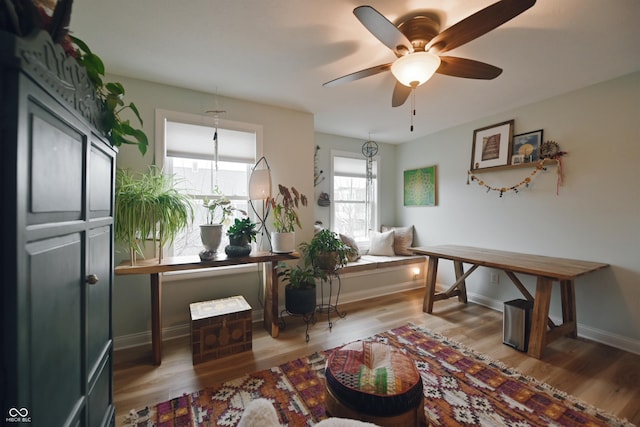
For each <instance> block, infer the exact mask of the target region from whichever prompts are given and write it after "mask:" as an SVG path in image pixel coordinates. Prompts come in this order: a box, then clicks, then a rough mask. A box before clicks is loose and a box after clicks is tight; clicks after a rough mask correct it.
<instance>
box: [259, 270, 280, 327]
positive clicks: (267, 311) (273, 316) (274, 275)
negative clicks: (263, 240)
mask: <svg viewBox="0 0 640 427" xmlns="http://www.w3.org/2000/svg"><path fill="white" fill-rule="evenodd" d="M263 282H264V292H263V294H264V315H263V326H264V328H265V329H266V331H267V332H269V334H270V335H271V336H272V337H273V338H277V337H278V335H279V334H280V324H279V320H278V264H277V263H273V262H265V263H264V277H263Z"/></svg>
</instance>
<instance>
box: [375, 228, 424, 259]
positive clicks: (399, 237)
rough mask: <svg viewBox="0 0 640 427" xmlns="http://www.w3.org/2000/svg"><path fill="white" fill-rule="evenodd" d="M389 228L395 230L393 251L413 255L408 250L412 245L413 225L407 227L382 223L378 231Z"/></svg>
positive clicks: (397, 253)
mask: <svg viewBox="0 0 640 427" xmlns="http://www.w3.org/2000/svg"><path fill="white" fill-rule="evenodd" d="M389 230H393V231H395V235H394V238H393V251H394V252H395V253H396V255H415V254H414V253H413V252H411V251H410V250H409V248H410V247H411V246H412V245H413V225H410V226H409V227H389V226H388V225H383V226H381V227H380V231H382V232H385V231H389Z"/></svg>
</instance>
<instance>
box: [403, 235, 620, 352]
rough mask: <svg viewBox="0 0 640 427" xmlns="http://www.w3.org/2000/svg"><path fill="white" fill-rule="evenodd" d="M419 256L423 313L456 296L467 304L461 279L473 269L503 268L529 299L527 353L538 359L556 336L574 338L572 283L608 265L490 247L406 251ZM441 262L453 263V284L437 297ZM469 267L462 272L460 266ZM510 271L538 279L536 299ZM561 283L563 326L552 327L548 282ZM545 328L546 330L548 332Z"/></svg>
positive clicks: (451, 246)
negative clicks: (423, 273) (422, 259)
mask: <svg viewBox="0 0 640 427" xmlns="http://www.w3.org/2000/svg"><path fill="white" fill-rule="evenodd" d="M411 250H412V251H413V252H415V253H416V254H419V255H426V256H428V257H429V267H428V268H429V269H428V272H427V284H426V289H425V294H424V303H423V306H422V311H424V312H425V313H431V312H432V311H433V303H434V301H438V300H441V299H447V298H451V297H453V296H457V297H458V301H460V302H463V303H466V302H467V288H466V284H465V279H466V278H467V277H468V276H469V275H470V274H471V273H473V272H474V271H475V270H476V269H477V268H478V267H480V266H482V267H489V268H497V269H500V270H503V271H504V272H505V273H506V275H507V276H508V277H509V278H510V279H511V281H512V282H513V283H514V285H515V286H516V287H517V288H518V289H519V290H520V292H521V293H522V294H523V295H524V296H525V298H526V299H527V300H529V301H533V302H534V304H533V315H532V319H531V333H530V335H529V349H528V354H529V355H530V356H532V357H535V358H537V359H540V358H542V354H543V352H544V348H545V346H546V345H547V344H548V343H550V342H551V341H553V340H555V339H556V338H559V337H561V336H565V335H566V336H570V337H574V338H575V337H576V336H577V322H576V299H575V283H574V280H575V279H576V278H577V277H579V276H582V275H584V274H587V273H590V272H592V271H596V270H600V269H602V268H606V267H608V266H609V264H604V263H600V262H590V261H580V260H575V259H566V258H556V257H549V256H540V255H529V254H523V253H517V252H507V251H497V250H492V249H482V248H472V247H467V246H455V245H443V246H431V247H416V248H411ZM440 258H443V259H448V260H451V261H453V266H454V269H455V275H456V279H457V280H456V282H455V283H454V284H453V285H452V286H451V287H450V288H449V289H448V290H447V291H445V292H441V293H436V275H437V272H438V260H439V259H440ZM464 263H467V264H472V267H471V268H470V269H469V270H468V271H466V272H465V271H464V266H463V264H464ZM515 273H522V274H529V275H532V276H536V277H537V284H536V292H535V298H534V297H533V296H532V295H531V294H530V293H529V292H528V291H527V289H526V288H525V287H524V285H523V284H522V282H520V280H518V278H517V277H516V275H515ZM556 280H557V281H559V282H560V294H561V299H562V301H561V303H562V321H563V323H562V325H559V326H558V325H555V324H554V323H553V321H551V319H549V305H550V302H551V287H552V284H553V281H556ZM547 326H548V329H547Z"/></svg>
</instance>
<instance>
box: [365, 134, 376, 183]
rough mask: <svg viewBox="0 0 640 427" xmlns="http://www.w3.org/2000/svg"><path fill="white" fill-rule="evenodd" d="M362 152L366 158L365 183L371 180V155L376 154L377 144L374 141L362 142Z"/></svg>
mask: <svg viewBox="0 0 640 427" xmlns="http://www.w3.org/2000/svg"><path fill="white" fill-rule="evenodd" d="M362 154H364V157H366V159H367V183H371V181H372V180H373V157H374V156H375V155H376V154H378V144H377V143H376V142H375V141H371V140H369V141H367V142H365V143H364V144H362Z"/></svg>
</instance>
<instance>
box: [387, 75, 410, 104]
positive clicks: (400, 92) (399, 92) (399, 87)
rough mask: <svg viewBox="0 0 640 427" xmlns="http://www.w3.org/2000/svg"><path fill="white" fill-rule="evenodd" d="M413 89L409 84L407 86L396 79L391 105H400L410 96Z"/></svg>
mask: <svg viewBox="0 0 640 427" xmlns="http://www.w3.org/2000/svg"><path fill="white" fill-rule="evenodd" d="M411 90H412V88H410V87H409V86H405V85H403V84H402V83H400V82H398V81H396V85H395V87H394V88H393V96H392V97H391V106H392V107H399V106H401V105H402V104H404V102H405V101H406V100H407V98H409V95H411Z"/></svg>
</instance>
